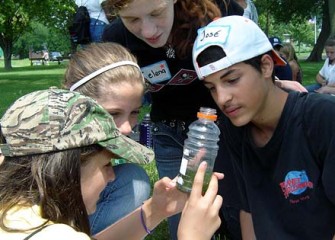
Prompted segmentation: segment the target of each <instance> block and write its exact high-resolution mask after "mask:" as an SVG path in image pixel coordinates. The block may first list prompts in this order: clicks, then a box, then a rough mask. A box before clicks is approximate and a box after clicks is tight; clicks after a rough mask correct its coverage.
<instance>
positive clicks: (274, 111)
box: [251, 85, 288, 147]
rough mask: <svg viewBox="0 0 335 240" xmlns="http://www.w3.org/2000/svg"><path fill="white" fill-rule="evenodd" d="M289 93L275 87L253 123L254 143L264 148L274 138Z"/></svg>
mask: <svg viewBox="0 0 335 240" xmlns="http://www.w3.org/2000/svg"><path fill="white" fill-rule="evenodd" d="M287 96H288V93H287V92H285V91H283V90H282V89H280V88H278V87H277V86H275V85H274V86H273V88H272V90H271V91H270V92H269V94H268V97H267V99H266V101H265V103H266V104H265V105H264V107H263V109H262V111H261V113H259V114H258V116H257V117H256V118H255V119H254V120H253V121H252V123H251V135H252V138H253V140H254V143H255V144H256V145H257V146H259V147H262V146H264V145H265V144H266V143H267V142H268V141H269V140H270V139H271V137H272V135H273V133H274V131H275V130H276V127H277V125H278V122H279V119H280V117H281V115H282V112H283V109H284V106H285V103H286V100H287Z"/></svg>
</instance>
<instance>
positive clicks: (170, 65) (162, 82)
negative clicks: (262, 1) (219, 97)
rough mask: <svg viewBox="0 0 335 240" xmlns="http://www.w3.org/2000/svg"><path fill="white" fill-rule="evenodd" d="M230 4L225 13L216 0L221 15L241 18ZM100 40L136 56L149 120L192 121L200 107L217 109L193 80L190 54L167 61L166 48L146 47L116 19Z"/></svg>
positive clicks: (201, 87) (237, 9)
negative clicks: (147, 92) (146, 89)
mask: <svg viewBox="0 0 335 240" xmlns="http://www.w3.org/2000/svg"><path fill="white" fill-rule="evenodd" d="M230 2H231V3H230V4H229V5H228V9H227V10H225V5H223V1H218V3H220V5H219V7H220V9H221V12H222V15H223V16H226V15H228V14H229V15H242V14H243V9H242V8H240V7H239V5H238V4H237V3H235V2H234V1H230ZM102 39H103V41H105V42H106V41H109V42H117V43H120V44H121V45H123V46H124V47H126V48H128V49H129V50H130V51H131V53H133V54H134V55H135V56H136V58H137V60H138V63H139V65H140V67H141V70H142V72H143V75H144V77H145V78H146V79H147V80H149V81H150V82H151V83H153V84H151V98H152V106H151V114H150V115H151V119H152V120H153V121H160V120H173V119H177V120H184V121H186V122H192V121H194V120H195V119H196V113H197V112H198V111H199V109H200V107H211V108H217V106H216V104H215V102H214V100H213V99H212V97H211V95H210V93H209V91H208V90H207V89H206V88H205V86H204V85H203V83H202V82H201V81H199V79H198V78H197V75H196V72H195V70H194V67H193V62H192V54H191V53H190V54H189V56H187V57H186V58H185V59H179V58H178V57H177V56H175V58H168V57H167V49H166V48H152V47H150V46H149V45H147V44H146V43H145V42H143V41H142V40H140V39H138V38H137V37H136V36H134V35H133V34H132V33H130V32H129V31H128V30H127V29H126V27H125V26H124V24H123V23H122V21H121V20H120V19H116V20H114V21H113V22H112V23H111V24H109V25H107V26H106V28H105V30H104V33H103V36H102ZM218 112H219V110H218Z"/></svg>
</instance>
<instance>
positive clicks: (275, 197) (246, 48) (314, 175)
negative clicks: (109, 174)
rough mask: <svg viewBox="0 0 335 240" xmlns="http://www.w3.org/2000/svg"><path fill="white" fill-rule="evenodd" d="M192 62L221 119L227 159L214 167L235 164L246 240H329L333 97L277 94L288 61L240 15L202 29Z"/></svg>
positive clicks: (334, 226) (334, 201) (333, 230)
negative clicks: (278, 72) (277, 78)
mask: <svg viewBox="0 0 335 240" xmlns="http://www.w3.org/2000/svg"><path fill="white" fill-rule="evenodd" d="M193 62H194V65H195V68H196V71H197V74H198V77H199V78H200V79H203V81H204V84H205V86H206V87H207V88H208V89H209V90H210V92H211V94H212V96H213V98H214V100H215V102H216V103H217V105H218V106H219V108H220V109H221V110H222V112H223V113H224V120H223V124H222V128H221V134H222V135H223V136H222V137H223V141H224V143H223V145H225V147H226V148H227V151H228V152H229V153H228V154H229V157H228V158H222V156H221V157H220V156H218V160H217V161H231V162H232V164H233V167H234V175H235V177H236V179H237V185H238V191H239V195H240V200H241V204H240V209H242V210H241V212H240V213H241V214H240V217H241V219H240V221H241V229H242V236H243V238H244V239H255V238H257V239H258V240H259V239H332V238H333V237H334V234H335V188H334V185H335V176H334V172H335V135H334V132H335V122H334V119H335V108H334V105H335V98H334V97H332V96H327V95H323V94H314V93H299V92H294V91H291V92H286V91H283V90H282V89H280V88H279V87H277V86H276V85H275V84H274V74H273V69H274V65H275V64H283V60H282V59H281V58H280V57H279V56H278V55H277V54H276V53H275V51H274V50H273V49H272V46H271V44H270V42H269V40H268V38H267V36H266V35H265V34H264V33H263V32H262V30H261V29H260V28H259V27H258V26H257V25H256V24H255V23H254V22H252V21H251V20H248V19H246V18H243V17H240V16H230V17H224V18H221V19H218V20H216V21H213V22H211V23H210V24H208V25H207V26H206V27H204V28H202V29H200V30H199V31H198V37H197V39H196V41H195V44H194V48H193ZM223 170H224V169H223ZM226 204H227V203H226ZM228 204H229V203H228Z"/></svg>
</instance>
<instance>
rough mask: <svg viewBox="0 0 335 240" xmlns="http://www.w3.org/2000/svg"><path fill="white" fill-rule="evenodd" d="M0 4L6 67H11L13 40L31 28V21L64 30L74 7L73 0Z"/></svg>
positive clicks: (18, 0) (0, 32)
mask: <svg viewBox="0 0 335 240" xmlns="http://www.w3.org/2000/svg"><path fill="white" fill-rule="evenodd" d="M0 6H1V7H0V47H1V48H2V49H3V52H4V58H5V61H4V62H5V68H6V69H10V68H11V55H12V49H13V44H14V42H16V41H17V40H18V38H19V37H20V36H22V35H23V34H24V33H26V32H28V31H30V30H31V26H30V22H31V21H33V20H36V21H40V22H42V23H45V24H46V25H47V26H49V27H53V28H57V29H60V31H66V29H67V24H68V20H69V18H70V16H71V15H72V13H73V12H74V9H75V4H74V1H68V0H43V1H41V0H29V1H28V0H0Z"/></svg>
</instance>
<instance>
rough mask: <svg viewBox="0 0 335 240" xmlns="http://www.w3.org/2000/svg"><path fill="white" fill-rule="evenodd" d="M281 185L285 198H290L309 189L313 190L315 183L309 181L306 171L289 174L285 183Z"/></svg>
mask: <svg viewBox="0 0 335 240" xmlns="http://www.w3.org/2000/svg"><path fill="white" fill-rule="evenodd" d="M279 185H280V187H281V190H282V191H283V193H284V196H285V198H288V197H289V195H290V194H293V195H299V194H301V193H303V192H305V191H306V189H307V188H313V183H312V182H311V181H309V180H308V176H307V174H306V171H305V170H302V171H290V172H288V173H287V174H286V176H285V181H284V182H281V183H280V184H279Z"/></svg>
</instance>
